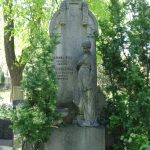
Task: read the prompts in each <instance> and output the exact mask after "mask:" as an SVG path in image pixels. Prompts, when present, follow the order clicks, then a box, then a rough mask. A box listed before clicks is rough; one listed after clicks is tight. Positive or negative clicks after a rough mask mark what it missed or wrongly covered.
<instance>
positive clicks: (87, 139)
mask: <svg viewBox="0 0 150 150" xmlns="http://www.w3.org/2000/svg"><path fill="white" fill-rule="evenodd" d="M97 33H98V24H97V21H96V19H95V17H94V15H93V14H92V13H91V12H90V11H89V9H88V7H87V4H86V3H84V2H83V1H82V0H66V1H63V2H62V4H61V6H60V9H59V10H58V12H56V13H55V15H54V16H53V18H52V20H51V24H50V35H51V36H55V35H57V36H58V37H59V41H60V43H59V44H58V46H57V48H56V50H55V53H54V62H55V71H56V79H57V84H58V99H57V103H58V110H61V111H63V110H64V112H65V111H67V113H68V115H67V117H68V118H69V121H68V120H67V117H66V118H65V117H64V118H65V119H64V120H63V121H64V122H65V123H66V124H68V123H69V125H66V126H65V127H61V128H59V129H54V130H53V132H52V135H51V137H50V140H49V142H47V143H45V148H44V149H45V150H51V149H52V150H104V149H105V129H104V128H103V127H100V125H99V122H98V116H99V111H98V110H99V109H100V107H99V101H100V99H99V98H100V96H99V88H98V87H97V81H96V78H97V73H96V41H95V34H97ZM70 106H71V107H70ZM60 108H61V109H60ZM71 115H72V116H71ZM66 120H67V121H66Z"/></svg>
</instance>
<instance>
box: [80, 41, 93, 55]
mask: <svg viewBox="0 0 150 150" xmlns="http://www.w3.org/2000/svg"><path fill="white" fill-rule="evenodd" d="M82 48H83V51H84V53H88V52H89V51H90V49H91V42H90V41H89V40H86V41H84V42H83V43H82Z"/></svg>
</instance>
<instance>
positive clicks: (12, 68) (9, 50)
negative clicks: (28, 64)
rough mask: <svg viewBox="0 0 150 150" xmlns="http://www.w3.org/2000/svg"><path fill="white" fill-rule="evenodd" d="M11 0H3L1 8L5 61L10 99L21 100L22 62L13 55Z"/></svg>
mask: <svg viewBox="0 0 150 150" xmlns="http://www.w3.org/2000/svg"><path fill="white" fill-rule="evenodd" d="M12 7H13V0H5V3H4V6H3V10H4V23H6V26H5V27H4V49H5V56H6V62H7V66H8V70H9V73H10V77H11V83H12V94H11V100H12V101H15V100H22V99H23V91H22V90H21V88H20V84H21V80H22V73H23V69H24V66H25V65H24V64H23V65H22V64H19V62H17V60H16V55H15V46H14V34H13V32H14V18H13V15H12V14H13V13H12Z"/></svg>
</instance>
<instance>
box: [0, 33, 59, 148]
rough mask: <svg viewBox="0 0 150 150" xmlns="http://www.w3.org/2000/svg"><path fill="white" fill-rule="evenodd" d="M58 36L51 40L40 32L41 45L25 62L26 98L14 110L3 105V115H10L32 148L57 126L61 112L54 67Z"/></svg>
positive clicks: (43, 140)
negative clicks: (58, 105)
mask: <svg viewBox="0 0 150 150" xmlns="http://www.w3.org/2000/svg"><path fill="white" fill-rule="evenodd" d="M56 44H57V38H55V39H51V40H49V37H47V36H46V35H45V34H43V33H41V34H40V38H39V41H38V43H37V45H38V48H37V49H36V51H35V53H34V54H33V55H32V56H31V60H30V62H28V64H27V65H26V68H25V71H24V79H23V81H22V85H23V89H24V91H25V101H24V103H23V104H22V105H19V106H17V108H16V109H15V110H13V109H12V108H11V107H7V106H1V109H0V117H1V118H6V119H10V120H11V121H12V123H13V124H12V128H13V130H14V133H16V134H18V135H19V139H21V140H22V141H28V142H29V143H31V144H32V145H33V149H38V147H37V145H39V143H44V142H46V141H47V140H48V138H49V136H50V131H51V128H52V127H54V126H55V123H56V120H57V119H58V114H57V113H56V111H55V108H56V91H57V87H56V83H55V73H54V69H53V55H52V53H53V50H54V49H55V46H56Z"/></svg>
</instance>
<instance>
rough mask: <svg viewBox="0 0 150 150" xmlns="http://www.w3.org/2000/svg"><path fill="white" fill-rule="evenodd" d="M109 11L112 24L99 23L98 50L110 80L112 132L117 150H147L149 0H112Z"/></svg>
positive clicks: (149, 132)
mask: <svg viewBox="0 0 150 150" xmlns="http://www.w3.org/2000/svg"><path fill="white" fill-rule="evenodd" d="M109 12H110V19H109V21H108V20H100V22H99V23H100V27H101V36H100V37H99V47H98V48H99V50H100V55H101V56H102V58H103V67H104V70H105V74H106V75H107V76H108V78H109V82H108V83H109V84H107V87H106V92H107V95H108V117H109V121H110V130H111V131H112V134H114V135H115V138H116V147H115V149H118V150H120V149H125V148H126V149H127V150H139V149H145V147H146V145H149V141H150V115H149V114H150V82H149V79H150V72H149V68H150V49H149V48H150V47H149V44H150V36H149V31H150V21H149V18H150V6H149V5H148V3H147V2H146V0H137V1H132V0H131V1H124V2H119V0H111V1H110V5H109ZM129 15H130V16H129ZM129 17H130V19H129ZM116 133H117V134H116ZM121 137H122V138H121ZM123 137H124V138H123Z"/></svg>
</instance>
